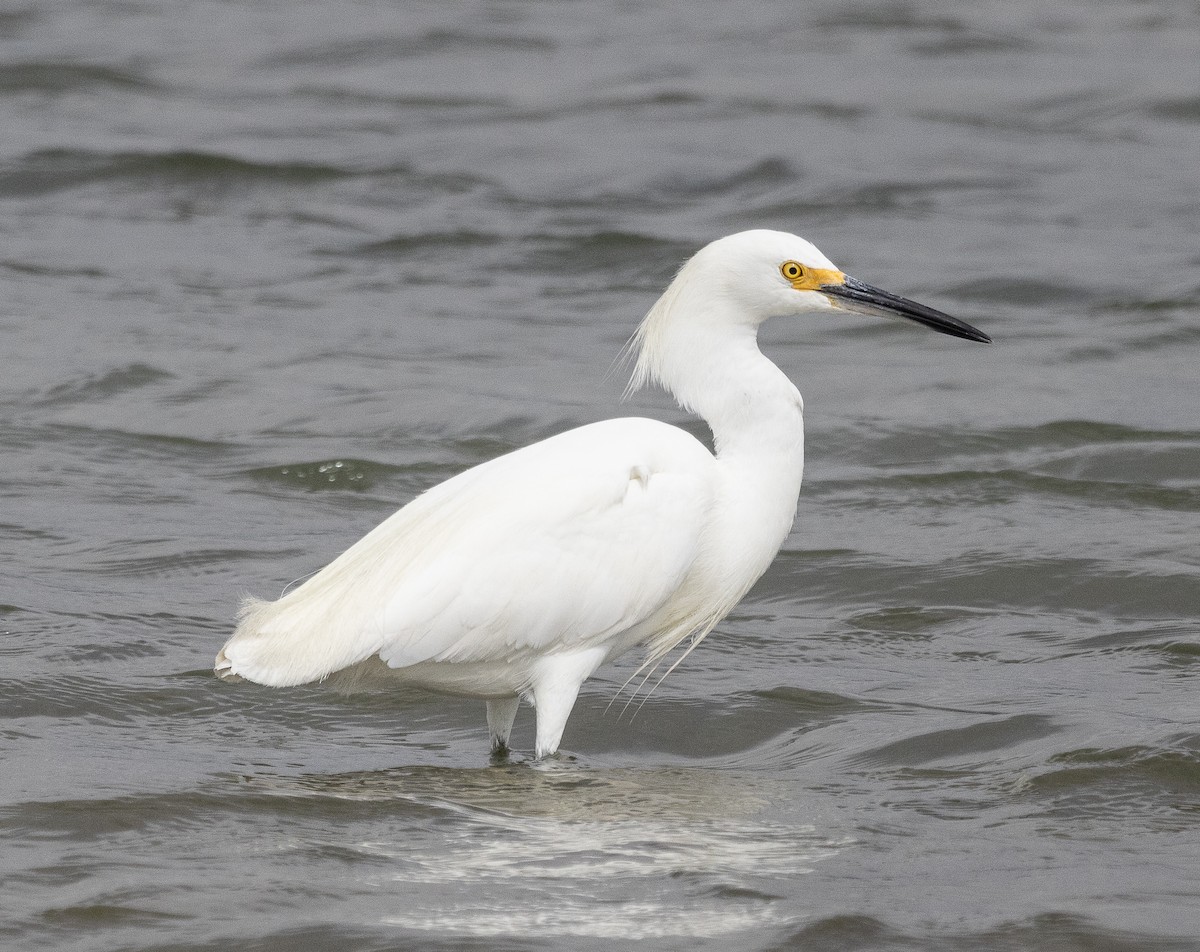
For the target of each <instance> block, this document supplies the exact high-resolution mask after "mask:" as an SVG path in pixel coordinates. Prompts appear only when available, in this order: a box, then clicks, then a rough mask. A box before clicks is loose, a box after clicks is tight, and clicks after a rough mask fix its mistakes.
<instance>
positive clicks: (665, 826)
mask: <svg viewBox="0 0 1200 952" xmlns="http://www.w3.org/2000/svg"><path fill="white" fill-rule="evenodd" d="M248 783H250V784H251V785H252V786H253V787H255V788H257V789H258V790H264V789H265V790H267V791H269V792H271V793H276V794H283V795H285V796H290V797H294V796H297V795H302V796H312V797H321V798H324V797H332V798H337V799H348V800H356V801H373V802H395V803H396V804H397V806H398V807H401V808H404V807H409V808H412V809H401V810H399V811H398V815H397V820H398V822H397V824H396V825H395V826H394V827H392V830H393V835H391V836H389V837H388V838H386V839H379V838H378V833H379V830H380V825H379V824H378V823H376V824H373V825H372V827H371V832H372V835H373V838H372V839H370V840H366V841H362V842H359V843H356V844H354V847H353V848H354V849H355V850H356V851H357V852H359V853H360V854H362V855H363V856H364V857H371V858H373V859H376V860H378V859H381V858H382V859H386V861H387V865H386V867H385V869H386V872H380V866H379V864H378V863H371V864H364V866H363V869H364V870H369V871H370V872H369V874H368V875H370V876H371V877H372V879H371V881H370V883H369V884H368V883H366V882H363V883H362V884H363V885H370V886H371V887H372V888H373V889H376V890H383V891H387V892H394V893H395V895H396V898H397V901H396V903H395V909H394V911H393V912H391V913H390V914H388V915H386V916H385V917H384V923H385V924H387V925H390V926H394V927H400V928H404V929H412V930H419V931H425V930H434V931H437V932H462V933H465V934H470V935H477V936H498V935H521V934H527V933H531V932H535V931H536V932H538V933H542V934H546V933H550V934H558V935H572V936H581V937H582V936H586V937H593V938H618V937H619V938H625V939H629V938H646V937H653V936H715V935H722V934H727V933H733V932H743V931H745V930H747V929H755V928H770V927H776V926H778V925H781V924H783V923H785V922H787V921H790V920H792V919H794V918H795V914H794V911H793V913H791V914H784V913H782V912H781V911H780V907H781V906H782V905H783V904H782V903H780V902H779V901H778V900H779V899H780V898H781V896H780V891H781V889H783V888H784V883H785V881H786V880H787V879H788V878H789V877H793V876H796V875H799V874H802V873H807V872H810V871H811V869H812V867H813V864H814V863H816V862H817V861H818V860H821V859H823V858H826V857H828V856H831V855H833V854H834V853H835V852H837V851H838V849H839V848H840V847H841V846H843V845H844V843H839V842H834V841H832V840H831V839H830V838H829V837H826V836H822V835H821V834H819V833H818V831H817V829H816V827H814V826H813V825H812V824H811V823H807V822H803V821H801V820H800V819H799V818H797V817H796V816H795V815H794V814H796V813H797V812H798V810H797V809H796V807H795V806H793V804H795V803H796V801H797V799H802V798H797V797H796V796H795V791H788V790H784V789H783V788H782V785H781V784H778V783H772V782H770V781H767V780H766V779H765V778H763V777H761V776H741V775H738V774H733V773H726V772H718V771H712V770H704V769H687V768H665V769H646V770H638V769H631V768H622V769H614V770H603V771H602V770H597V769H592V768H582V767H579V766H576V765H571V764H561V763H559V764H552V765H549V766H537V767H533V766H530V765H525V764H517V765H510V766H505V767H500V768H493V769H488V770H475V769H445V768H430V767H422V768H400V769H395V770H390V771H383V772H376V773H365V774H342V775H335V776H312V775H310V776H305V777H299V778H286V777H278V776H258V777H253V778H249V779H248ZM431 811H432V812H433V816H432V817H431ZM792 908H793V910H794V908H795V907H794V906H793V907H792Z"/></svg>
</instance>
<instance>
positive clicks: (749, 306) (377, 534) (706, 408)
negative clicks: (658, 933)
mask: <svg viewBox="0 0 1200 952" xmlns="http://www.w3.org/2000/svg"><path fill="white" fill-rule="evenodd" d="M844 311H851V312H855V313H870V314H881V315H893V316H900V317H905V318H909V319H911V320H914V321H916V322H918V323H920V324H924V325H926V326H927V327H931V328H933V329H934V330H937V331H941V332H942V333H945V334H950V335H952V336H954V337H961V338H965V339H967V340H974V341H982V342H988V341H989V340H990V338H988V336H987V335H986V334H984V333H983V332H982V331H979V330H977V329H976V328H974V327H972V326H971V325H969V324H966V323H964V322H962V321H959V320H957V319H955V318H953V317H950V316H949V315H947V314H943V313H941V312H940V311H935V310H933V309H932V308H927V307H924V306H923V305H920V304H917V303H915V302H913V301H909V300H906V299H904V298H901V297H897V296H895V295H892V294H889V293H887V292H884V291H880V290H879V289H877V288H873V287H871V286H870V285H867V284H864V283H862V282H860V281H857V280H855V279H854V278H851V277H849V276H847V275H845V274H843V273H842V272H841V271H839V270H838V269H837V268H836V267H835V266H834V265H833V264H832V263H831V262H830V261H829V259H828V258H826V257H825V255H823V254H822V253H821V252H820V251H818V250H817V248H816V247H814V246H813V245H812V244H810V243H809V242H808V241H805V240H804V239H803V238H798V237H796V236H795V235H790V234H786V233H783V232H775V231H747V232H742V233H740V234H736V235H730V236H728V237H726V238H721V239H719V240H717V241H714V242H712V243H711V244H709V245H707V246H706V247H704V248H702V249H701V250H700V251H699V252H697V253H696V254H695V255H694V256H693V257H692V258H691V259H690V260H689V261H687V263H685V264H684V265H683V267H682V268H681V269H680V271H679V273H678V275H676V277H675V279H674V280H673V281H672V282H671V284H670V286H669V287H668V288H667V290H666V291H665V292H664V293H663V295H662V297H660V298H659V300H658V302H657V303H656V304H655V305H654V306H653V307H652V308H651V309H650V311H649V313H648V314H647V315H646V318H645V320H644V321H643V322H642V324H641V326H640V327H639V328H638V330H637V332H636V334H635V335H634V337H633V339H632V340H631V341H630V347H631V348H632V349H633V351H634V352H636V355H637V360H636V365H635V369H634V372H633V379H632V380H631V382H630V390H631V391H632V390H634V389H636V388H638V387H640V386H642V385H644V384H648V383H657V384H659V385H661V386H662V387H663V388H664V389H666V390H667V391H669V392H670V393H671V394H672V395H673V396H674V397H675V399H676V400H677V401H678V402H679V404H680V405H681V406H682V407H683V408H685V409H686V410H688V411H690V412H693V413H696V414H697V415H699V416H700V417H702V418H703V419H704V421H705V422H706V423H707V424H708V426H709V428H710V429H711V430H712V435H713V444H714V446H715V448H716V452H715V454H714V453H712V452H710V451H709V450H708V449H707V448H706V447H705V446H704V445H703V444H702V443H701V442H700V441H698V440H697V439H695V438H694V437H692V436H691V435H689V434H688V433H686V432H684V431H683V430H681V429H679V428H678V427H674V426H670V425H668V424H666V423H662V422H660V421H657V420H649V419H642V418H637V417H631V418H625V419H616V420H606V421H603V422H600V423H593V424H590V425H587V426H582V427H579V428H578V429H574V430H570V431H568V432H566V433H562V434H559V435H558V436H553V437H550V438H549V439H546V440H542V441H541V442H539V443H535V444H533V445H532V446H527V447H524V448H523V449H519V450H516V451H514V452H512V453H508V454H507V455H505V456H501V457H499V458H497V459H493V460H491V461H489V462H486V463H482V464H480V465H478V466H475V467H473V468H472V469H469V470H467V471H466V472H463V473H460V474H459V475H457V476H455V477H453V478H451V479H449V480H447V481H446V482H444V483H441V484H440V485H438V486H434V487H433V488H432V489H430V490H428V491H427V492H425V493H424V494H423V495H421V496H419V497H417V498H416V499H414V500H413V501H412V502H411V503H409V504H408V505H406V506H404V507H403V508H402V509H400V510H399V511H398V512H397V513H395V514H394V515H393V516H391V517H390V518H389V519H387V520H386V521H385V522H383V523H382V524H381V525H379V526H378V527H377V528H375V529H374V530H373V531H372V532H370V533H368V534H367V535H366V536H365V537H363V538H362V539H361V540H360V541H359V542H357V543H356V544H355V545H353V546H351V547H350V548H349V549H348V550H346V552H344V553H343V554H342V555H341V556H339V557H338V558H337V559H335V560H334V561H333V562H331V563H330V564H329V565H327V566H326V567H325V568H324V569H322V570H321V571H320V572H318V573H317V574H316V575H314V576H313V577H312V578H310V579H309V580H308V581H306V582H304V584H302V585H300V586H299V587H298V588H296V589H294V590H292V591H290V592H288V593H287V594H285V595H283V596H282V597H281V598H279V599H278V600H277V601H274V602H266V601H260V600H257V599H247V601H246V602H245V603H244V604H243V606H242V610H241V614H240V621H239V624H238V627H237V630H236V632H235V633H234V635H233V636H232V637H231V638H230V639H229V641H228V642H227V643H226V644H225V646H224V648H222V649H221V652H220V654H218V655H217V658H216V673H217V674H218V675H220V676H221V677H223V678H238V677H240V678H245V679H248V680H250V681H255V682H258V683H260V684H267V685H273V686H284V685H295V684H305V683H308V682H313V681H321V680H323V679H325V678H327V677H329V676H330V675H333V674H335V673H338V672H345V671H349V672H350V673H351V674H354V673H355V672H357V671H362V670H365V669H367V668H376V669H380V670H386V671H387V673H388V674H389V675H391V676H392V677H394V678H395V679H396V680H398V681H400V682H407V683H410V684H415V685H419V686H421V687H423V688H427V689H432V690H435V691H441V692H446V693H450V694H458V695H467V696H471V697H479V698H483V699H484V700H485V701H486V702H487V721H488V728H489V730H490V733H491V742H492V749H493V750H494V751H500V752H503V751H505V750H507V749H508V739H509V733H510V731H511V730H512V725H513V720H514V718H515V716H516V713H517V707H518V705H519V702H520V698H522V697H525V698H527V699H528V700H530V701H531V702H532V703H533V705H534V707H535V708H536V714H537V732H536V750H535V754H536V756H537V757H538V758H543V757H546V756H548V755H550V754H553V753H554V752H555V751H557V749H558V746H559V741H560V740H561V738H562V733H563V728H564V727H565V725H566V722H567V717H568V716H569V715H570V713H571V708H572V707H573V706H574V704H575V699H576V697H577V695H578V693H579V688H580V686H581V685H582V684H583V682H584V681H585V680H586V679H587V678H588V677H590V676H591V675H592V673H593V672H595V671H596V669H597V668H599V667H600V666H601V665H602V664H604V663H605V662H608V661H611V660H612V659H614V658H616V657H617V656H618V655H620V654H622V653H623V652H625V651H628V650H629V649H631V648H634V647H636V646H644V647H645V648H646V651H647V664H648V665H650V666H651V667H653V666H654V665H656V664H657V663H658V662H660V661H661V660H662V659H663V657H664V656H665V655H666V654H667V653H668V652H669V651H670V650H671V649H672V648H674V647H675V646H676V645H678V644H679V643H680V642H682V641H684V640H685V639H688V638H690V639H691V645H692V647H694V646H695V645H696V644H698V643H699V641H700V640H701V639H702V638H703V637H704V636H705V635H707V634H708V632H709V631H711V630H712V628H713V626H714V625H716V624H717V622H719V621H720V620H721V619H722V618H723V617H724V616H725V615H726V614H728V612H729V611H730V610H731V609H732V608H733V607H734V606H735V605H736V604H737V603H738V602H739V601H740V600H741V598H742V596H744V595H745V594H746V592H747V590H749V588H750V586H751V585H753V584H754V582H755V581H756V580H757V579H758V578H759V576H761V575H762V574H763V572H765V571H766V569H767V566H768V565H770V564H771V561H772V560H773V559H774V557H775V554H776V552H778V550H779V547H780V546H781V545H782V544H783V541H784V538H785V537H786V536H787V534H788V532H789V530H790V529H791V525H792V520H793V518H794V516H795V512H796V502H797V496H798V494H799V491H800V479H801V474H802V471H803V468H804V429H803V409H804V404H803V401H802V400H801V397H800V393H799V392H798V391H797V389H796V388H795V387H794V386H793V385H792V383H791V381H790V380H788V378H787V376H785V375H784V373H783V372H782V371H781V370H779V368H778V367H776V366H775V365H774V364H773V363H772V362H771V361H770V360H768V359H767V358H766V357H764V356H763V355H762V353H761V352H760V351H759V349H758V343H757V331H758V326H759V325H760V324H761V323H763V321H766V320H767V319H769V318H773V317H785V316H799V315H805V314H810V313H814V312H815V313H822V312H823V313H831V312H844ZM688 650H691V649H690V648H689V649H688ZM380 661H382V663H383V664H382V665H381V664H380ZM384 666H386V669H384Z"/></svg>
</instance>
